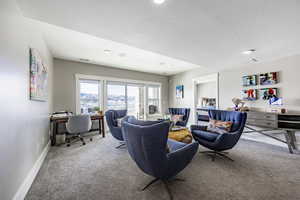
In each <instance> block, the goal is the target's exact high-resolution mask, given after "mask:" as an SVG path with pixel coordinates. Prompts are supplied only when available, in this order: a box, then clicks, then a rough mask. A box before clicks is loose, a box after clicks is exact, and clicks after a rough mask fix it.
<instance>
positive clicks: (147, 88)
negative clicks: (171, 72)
mask: <svg viewBox="0 0 300 200" xmlns="http://www.w3.org/2000/svg"><path fill="white" fill-rule="evenodd" d="M149 87H158V89H159V91H158V102H159V104H158V113H155V114H151V115H150V114H149V105H148V99H149V96H148V90H149ZM161 91H162V89H161V87H159V86H157V85H153V84H149V85H147V87H146V92H145V93H146V95H145V98H146V100H145V103H146V113H147V116H148V117H151V116H156V115H158V116H160V115H161V114H162V108H161V106H162V99H161V96H162V95H161Z"/></svg>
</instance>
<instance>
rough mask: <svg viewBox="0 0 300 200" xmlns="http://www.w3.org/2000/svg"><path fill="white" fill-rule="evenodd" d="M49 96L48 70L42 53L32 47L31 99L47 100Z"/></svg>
mask: <svg viewBox="0 0 300 200" xmlns="http://www.w3.org/2000/svg"><path fill="white" fill-rule="evenodd" d="M47 98H48V71H47V68H46V66H45V65H44V63H43V60H42V58H41V56H40V54H39V53H38V52H37V51H36V50H35V49H32V48H30V99H31V100H35V101H46V100H47Z"/></svg>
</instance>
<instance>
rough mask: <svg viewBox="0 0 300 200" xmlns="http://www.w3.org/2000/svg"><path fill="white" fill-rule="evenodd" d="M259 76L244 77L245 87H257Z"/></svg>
mask: <svg viewBox="0 0 300 200" xmlns="http://www.w3.org/2000/svg"><path fill="white" fill-rule="evenodd" d="M256 77H257V76H256V75H251V76H243V86H255V85H257V78H256Z"/></svg>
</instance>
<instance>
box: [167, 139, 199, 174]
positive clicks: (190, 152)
mask: <svg viewBox="0 0 300 200" xmlns="http://www.w3.org/2000/svg"><path fill="white" fill-rule="evenodd" d="M198 147H199V144H198V143H197V142H193V143H191V144H187V145H185V146H184V147H182V148H180V149H177V150H176V151H173V152H171V153H168V154H167V159H168V165H169V166H176V168H177V169H178V170H182V169H183V168H184V167H185V166H186V165H187V164H188V163H189V162H190V161H191V160H192V159H193V157H194V155H195V154H196V153H197V151H198Z"/></svg>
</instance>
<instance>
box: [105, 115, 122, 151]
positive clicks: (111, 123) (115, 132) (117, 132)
mask: <svg viewBox="0 0 300 200" xmlns="http://www.w3.org/2000/svg"><path fill="white" fill-rule="evenodd" d="M126 115H127V110H108V111H106V112H105V117H106V123H107V125H108V127H109V130H110V133H111V134H112V136H113V137H114V138H116V139H117V140H119V141H120V145H119V146H117V147H116V148H117V149H118V148H120V147H123V146H125V142H124V138H123V135H122V130H121V127H119V126H118V120H117V119H120V118H123V117H125V116H126Z"/></svg>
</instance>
